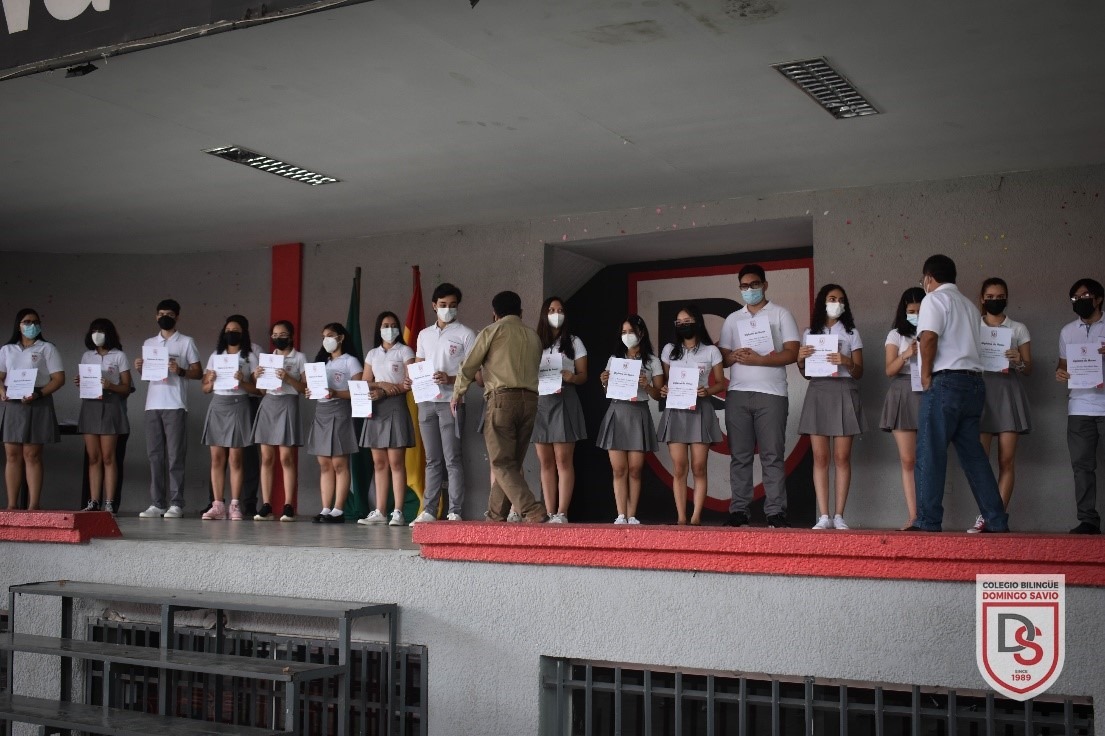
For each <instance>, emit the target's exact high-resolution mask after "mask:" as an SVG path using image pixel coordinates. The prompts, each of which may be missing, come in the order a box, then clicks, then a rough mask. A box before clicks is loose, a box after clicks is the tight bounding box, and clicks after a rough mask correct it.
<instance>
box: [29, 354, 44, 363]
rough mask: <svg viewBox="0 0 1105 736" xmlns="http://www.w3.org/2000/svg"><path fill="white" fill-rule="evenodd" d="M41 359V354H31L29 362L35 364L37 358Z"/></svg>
mask: <svg viewBox="0 0 1105 736" xmlns="http://www.w3.org/2000/svg"><path fill="white" fill-rule="evenodd" d="M41 357H42V354H41V353H31V362H32V363H37V362H38V360H39V358H41Z"/></svg>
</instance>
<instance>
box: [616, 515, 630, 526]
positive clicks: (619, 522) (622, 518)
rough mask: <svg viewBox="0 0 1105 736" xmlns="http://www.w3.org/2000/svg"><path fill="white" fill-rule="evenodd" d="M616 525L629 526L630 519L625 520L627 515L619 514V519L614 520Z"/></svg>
mask: <svg viewBox="0 0 1105 736" xmlns="http://www.w3.org/2000/svg"><path fill="white" fill-rule="evenodd" d="M614 523H615V524H628V523H629V519H627V518H625V514H618V518H616V519H614Z"/></svg>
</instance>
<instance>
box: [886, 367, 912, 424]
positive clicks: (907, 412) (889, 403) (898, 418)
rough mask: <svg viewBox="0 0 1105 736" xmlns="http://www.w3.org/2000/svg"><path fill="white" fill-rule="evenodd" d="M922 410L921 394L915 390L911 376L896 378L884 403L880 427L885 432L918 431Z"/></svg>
mask: <svg viewBox="0 0 1105 736" xmlns="http://www.w3.org/2000/svg"><path fill="white" fill-rule="evenodd" d="M920 408H921V392H920V391H914V390H913V382H912V379H911V378H910V376H909V374H908V373H906V374H905V375H901V374H899V375H897V376H894V379H893V380H892V381H891V382H890V389H889V390H888V391H887V392H886V399H885V400H884V401H883V402H882V417H881V418H880V419H879V427H880V428H881V429H882V430H883V431H884V432H893V431H894V430H896V429H902V430H907V431H910V432H916V431H917V414H918V412H919V411H920Z"/></svg>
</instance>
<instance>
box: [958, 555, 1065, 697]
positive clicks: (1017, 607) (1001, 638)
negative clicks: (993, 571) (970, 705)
mask: <svg viewBox="0 0 1105 736" xmlns="http://www.w3.org/2000/svg"><path fill="white" fill-rule="evenodd" d="M975 611H976V615H975V650H976V651H975V655H976V660H977V662H978V671H979V672H980V673H982V677H983V679H984V680H986V682H987V684H989V685H990V687H992V688H994V690H996V691H998V692H999V693H1001V694H1002V695H1004V696H1006V697H1008V698H1012V699H1014V700H1022V701H1023V700H1028V699H1029V698H1034V697H1036V696H1038V695H1040V694H1042V693H1044V692H1046V691H1047V689H1048V688H1050V687H1051V685H1052V684H1053V683H1054V682H1055V680H1056V678H1058V677H1059V674H1060V673H1061V672H1062V671H1063V661H1064V659H1065V656H1066V576H1065V575H977V576H976V577H975Z"/></svg>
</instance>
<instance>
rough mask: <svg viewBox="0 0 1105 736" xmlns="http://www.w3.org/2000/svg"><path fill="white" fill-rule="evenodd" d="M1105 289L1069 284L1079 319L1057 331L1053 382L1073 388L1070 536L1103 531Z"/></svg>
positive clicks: (1081, 281)
mask: <svg viewBox="0 0 1105 736" xmlns="http://www.w3.org/2000/svg"><path fill="white" fill-rule="evenodd" d="M1103 300H1105V287H1103V286H1102V285H1101V282H1099V281H1095V280H1093V279H1079V280H1078V281H1076V282H1074V286H1072V287H1070V301H1071V307H1072V308H1073V309H1074V313H1075V314H1077V315H1078V318H1077V319H1075V320H1074V321H1073V322H1070V323H1068V324H1067V325H1066V326H1065V327H1063V330H1062V332H1060V333H1059V365H1058V367H1057V368H1056V369H1055V380H1056V381H1059V382H1060V383H1066V384H1067V386H1068V387H1069V389H1070V392H1069V393H1070V397H1069V399H1068V400H1067V448H1068V449H1069V450H1070V464H1071V468H1072V469H1073V470H1074V503H1075V506H1076V507H1077V509H1078V526H1076V527H1074V528H1073V529H1071V530H1070V531H1071V534H1100V533H1101V515H1100V514H1099V513H1098V511H1097V472H1096V471H1097V452H1098V448H1099V447H1100V446H1101V442H1102V440H1103V439H1105V386H1103V385H1102V384H1103V383H1105V375H1103V374H1102V360H1103V359H1105V320H1103V319H1102V314H1101V304H1102V301H1103Z"/></svg>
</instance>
